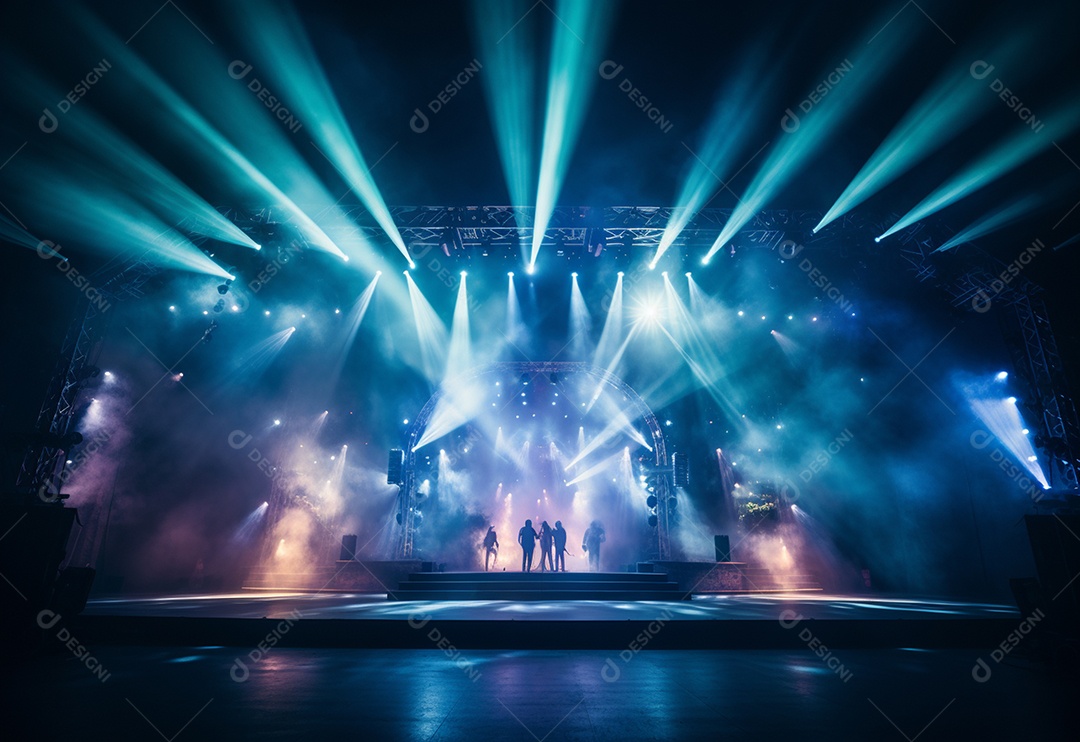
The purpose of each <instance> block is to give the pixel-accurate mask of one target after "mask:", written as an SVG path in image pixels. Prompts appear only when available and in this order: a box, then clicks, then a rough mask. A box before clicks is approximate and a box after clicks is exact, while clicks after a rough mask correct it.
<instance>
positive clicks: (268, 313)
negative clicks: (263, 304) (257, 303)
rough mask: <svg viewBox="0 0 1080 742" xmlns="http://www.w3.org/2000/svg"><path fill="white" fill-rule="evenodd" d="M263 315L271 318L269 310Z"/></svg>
mask: <svg viewBox="0 0 1080 742" xmlns="http://www.w3.org/2000/svg"><path fill="white" fill-rule="evenodd" d="M263 314H265V315H266V316H267V317H269V316H270V310H269V309H267V310H266V311H265V312H263Z"/></svg>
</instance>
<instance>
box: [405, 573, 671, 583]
mask: <svg viewBox="0 0 1080 742" xmlns="http://www.w3.org/2000/svg"><path fill="white" fill-rule="evenodd" d="M409 580H410V581H411V582H440V583H443V582H456V581H462V582H477V581H479V582H501V581H509V582H519V581H525V580H529V581H532V580H536V581H548V582H597V581H603V582H633V583H635V584H639V583H648V582H656V583H660V584H664V583H666V582H669V580H668V576H667V575H664V574H660V573H658V572H654V573H649V572H417V573H415V574H411V575H409Z"/></svg>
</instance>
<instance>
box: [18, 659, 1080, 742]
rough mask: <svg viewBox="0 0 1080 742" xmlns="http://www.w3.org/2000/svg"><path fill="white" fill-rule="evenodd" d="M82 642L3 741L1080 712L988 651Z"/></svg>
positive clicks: (930, 736) (538, 732)
mask: <svg viewBox="0 0 1080 742" xmlns="http://www.w3.org/2000/svg"><path fill="white" fill-rule="evenodd" d="M91 651H92V653H93V655H94V657H95V659H96V660H97V661H99V662H100V664H101V667H103V668H106V669H107V671H108V677H107V678H106V680H105V681H104V682H102V681H101V680H100V679H99V677H97V676H96V675H95V674H94V673H93V672H91V671H90V670H89V669H88V668H87V667H86V666H84V664H83V662H82V661H80V660H78V659H76V658H75V657H73V656H72V655H71V654H70V653H68V652H67V651H60V652H54V653H52V654H51V655H49V656H47V657H44V658H39V659H37V660H34V661H33V662H32V663H27V664H26V665H25V666H23V667H20V668H17V669H16V671H15V672H13V673H10V674H9V678H10V679H12V680H13V681H14V682H11V683H8V684H7V685H8V689H7V690H5V693H4V694H3V696H4V701H3V702H4V704H5V705H6V706H8V708H6V709H5V710H4V716H3V718H4V726H5V739H12V740H17V739H18V740H21V739H36V740H116V739H124V740H161V739H165V740H169V741H170V742H185V740H212V739H228V740H238V739H253V740H263V739H275V740H295V739H303V740H308V741H314V740H323V739H361V740H380V741H382V740H469V741H471V742H475V741H476V740H492V741H493V740H521V741H523V742H530V741H531V742H537V741H538V740H544V741H547V740H552V741H553V742H554V741H555V740H589V741H595V742H599V741H601V740H613V739H614V740H620V742H634V741H635V740H717V739H723V740H785V741H786V740H798V742H811V741H814V740H828V741H829V742H835V740H847V739H858V740H866V739H873V740H876V741H877V742H905V740H906V741H907V742H914V741H915V740H919V742H937V741H942V740H949V741H950V742H951V741H955V740H1040V742H1051V741H1053V740H1072V739H1075V729H1076V722H1077V706H1076V703H1075V694H1076V690H1077V689H1076V686H1075V685H1071V686H1070V685H1069V684H1068V683H1067V682H1065V680H1063V678H1062V677H1061V676H1059V675H1054V674H1051V673H1050V672H1049V671H1048V669H1047V668H1046V667H1045V666H1044V665H1041V664H1035V663H1033V662H1031V661H1029V660H1027V659H1024V658H1021V657H1018V656H1014V657H1011V658H1010V659H1008V660H1007V661H1006V662H1004V663H1001V664H995V665H993V671H992V676H991V677H989V679H987V680H986V681H985V682H981V683H980V682H977V681H976V680H975V679H974V678H973V675H972V669H973V667H974V666H975V663H976V661H977V660H978V659H979V658H980V657H984V658H987V659H988V660H989V657H988V653H987V652H986V651H980V650H957V649H948V650H920V651H913V650H900V649H878V650H859V649H849V650H838V651H837V652H836V654H835V655H833V656H834V657H835V658H837V660H838V662H839V664H835V666H834V667H830V666H829V665H830V662H827V661H825V660H823V659H822V658H820V657H818V656H817V655H816V654H815V652H814V651H811V650H810V649H809V648H807V647H803V648H802V649H799V650H729V651H689V652H688V651H651V650H646V651H642V652H639V653H636V654H635V653H631V654H630V655H629V659H627V660H624V659H623V657H622V656H620V652H618V651H614V650H613V651H604V650H582V651H555V650H529V651H490V650H487V651H485V650H475V651H474V650H463V651H455V652H453V653H451V652H448V651H446V650H443V649H438V648H436V647H434V646H433V647H432V648H429V649H424V650H385V649H384V650H369V649H316V648H303V649H295V648H285V647H280V646H279V647H273V648H270V649H269V650H268V651H266V652H263V653H262V655H261V656H260V657H258V659H257V660H253V659H252V658H251V657H252V654H251V653H252V652H253V651H255V650H254V649H253V648H243V649H238V648H235V647H221V646H198V647H170V648H163V647H118V646H94V647H92V648H91ZM256 656H257V655H256ZM241 662H242V663H243V670H240V665H239V664H238V663H241ZM612 667H614V668H615V669H614V670H613V669H612ZM841 668H842V669H841ZM1072 673H1073V677H1075V668H1073V669H1072ZM31 730H32V731H31Z"/></svg>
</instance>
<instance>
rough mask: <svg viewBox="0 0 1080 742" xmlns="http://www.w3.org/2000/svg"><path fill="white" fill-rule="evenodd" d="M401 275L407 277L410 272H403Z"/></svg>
mask: <svg viewBox="0 0 1080 742" xmlns="http://www.w3.org/2000/svg"><path fill="white" fill-rule="evenodd" d="M401 275H403V276H407V275H409V271H408V270H403V271H402V272H401Z"/></svg>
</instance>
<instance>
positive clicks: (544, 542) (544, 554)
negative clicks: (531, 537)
mask: <svg viewBox="0 0 1080 742" xmlns="http://www.w3.org/2000/svg"><path fill="white" fill-rule="evenodd" d="M554 543H555V537H554V536H553V535H552V532H551V526H549V525H548V522H547V521H546V520H545V521H544V522H543V523H541V524H540V571H541V572H543V571H544V570H545V567H544V565H545V564H546V565H547V569H550V570H551V571H552V572H554V571H555V563H554V562H553V561H552V560H551V547H552V545H554Z"/></svg>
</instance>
